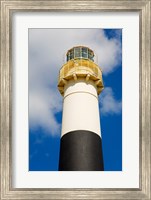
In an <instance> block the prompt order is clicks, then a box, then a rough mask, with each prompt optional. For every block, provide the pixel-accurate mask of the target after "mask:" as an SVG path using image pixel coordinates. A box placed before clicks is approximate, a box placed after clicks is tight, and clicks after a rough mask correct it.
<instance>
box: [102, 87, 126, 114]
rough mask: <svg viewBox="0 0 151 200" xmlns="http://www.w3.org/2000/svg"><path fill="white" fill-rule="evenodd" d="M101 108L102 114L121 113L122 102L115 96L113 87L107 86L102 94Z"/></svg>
mask: <svg viewBox="0 0 151 200" xmlns="http://www.w3.org/2000/svg"><path fill="white" fill-rule="evenodd" d="M99 101H100V109H101V114H102V115H112V114H120V113H121V111H122V102H121V101H118V100H116V99H115V97H114V93H113V90H112V88H110V87H106V88H105V89H104V90H103V92H102V93H101V95H100V98H99Z"/></svg>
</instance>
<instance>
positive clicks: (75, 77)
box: [58, 46, 104, 171]
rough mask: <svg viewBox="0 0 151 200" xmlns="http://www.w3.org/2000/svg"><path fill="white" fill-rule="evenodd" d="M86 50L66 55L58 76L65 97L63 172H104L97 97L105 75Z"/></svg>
mask: <svg viewBox="0 0 151 200" xmlns="http://www.w3.org/2000/svg"><path fill="white" fill-rule="evenodd" d="M94 59H95V55H94V52H93V51H92V50H91V49H90V48H88V47H86V46H75V47H73V48H71V49H69V50H68V51H67V54H66V63H65V64H64V65H63V66H62V68H61V69H60V72H59V78H58V89H59V91H60V93H61V95H62V96H63V116H62V131H61V141H60V157H59V170H60V171H103V170H104V163H103V153H102V137H101V127H100V115H99V103H98V95H99V94H100V93H101V91H102V90H103V88H104V87H103V80H102V71H101V69H100V67H99V66H98V65H97V64H96V63H95V61H94Z"/></svg>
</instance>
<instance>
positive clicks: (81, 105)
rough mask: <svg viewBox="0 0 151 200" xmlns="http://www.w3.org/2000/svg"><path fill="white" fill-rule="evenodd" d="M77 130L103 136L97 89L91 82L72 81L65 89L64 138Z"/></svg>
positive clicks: (83, 80)
mask: <svg viewBox="0 0 151 200" xmlns="http://www.w3.org/2000/svg"><path fill="white" fill-rule="evenodd" d="M75 130H88V131H92V132H94V133H96V134H98V135H99V136H100V134H101V129H100V116H99V106H98V95H97V89H96V86H95V84H94V82H93V81H91V80H89V82H86V80H85V79H82V78H81V79H78V80H77V81H76V82H75V81H74V80H70V81H69V82H68V84H67V85H66V86H65V89H64V100H63V118H62V136H63V135H64V134H66V133H68V132H71V131H75Z"/></svg>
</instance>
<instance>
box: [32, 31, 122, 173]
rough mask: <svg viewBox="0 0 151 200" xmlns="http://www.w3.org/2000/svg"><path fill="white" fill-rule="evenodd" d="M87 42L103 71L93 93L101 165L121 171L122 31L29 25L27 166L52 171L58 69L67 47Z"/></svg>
mask: <svg viewBox="0 0 151 200" xmlns="http://www.w3.org/2000/svg"><path fill="white" fill-rule="evenodd" d="M76 45H85V46H88V47H90V48H91V49H92V50H94V52H95V53H96V62H97V63H98V65H99V66H100V67H101V69H102V71H103V81H104V87H105V88H104V90H103V92H102V93H101V94H100V96H99V108H100V123H101V135H102V143H103V157H104V168H105V170H106V171H120V170H122V30H121V29H104V30H103V29H29V170H30V171H57V170H58V161H59V148H60V135H61V121H62V96H61V95H60V93H59V91H58V89H57V81H58V73H59V69H60V68H61V66H62V65H63V64H64V62H65V54H66V52H67V50H68V49H70V48H72V47H73V46H76Z"/></svg>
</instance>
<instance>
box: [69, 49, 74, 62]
mask: <svg viewBox="0 0 151 200" xmlns="http://www.w3.org/2000/svg"><path fill="white" fill-rule="evenodd" d="M73 58H74V51H73V49H71V51H70V60H71V59H73Z"/></svg>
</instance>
